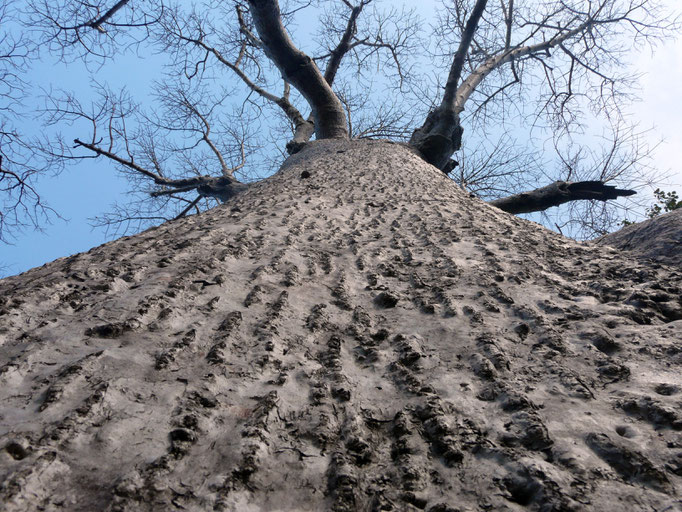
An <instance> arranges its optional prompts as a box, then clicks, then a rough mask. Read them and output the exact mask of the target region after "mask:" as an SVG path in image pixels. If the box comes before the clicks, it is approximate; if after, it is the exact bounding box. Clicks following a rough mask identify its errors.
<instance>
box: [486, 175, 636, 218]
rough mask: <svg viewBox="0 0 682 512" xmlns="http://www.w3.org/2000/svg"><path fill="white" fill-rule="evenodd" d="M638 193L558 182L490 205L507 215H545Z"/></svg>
mask: <svg viewBox="0 0 682 512" xmlns="http://www.w3.org/2000/svg"><path fill="white" fill-rule="evenodd" d="M636 193H637V192H635V191H634V190H626V189H620V188H616V187H613V186H611V185H606V184H605V183H604V182H603V181H576V182H570V181H555V182H554V183H552V184H550V185H547V186H546V187H541V188H537V189H535V190H530V191H528V192H522V193H520V194H514V195H512V196H509V197H503V198H502V199H496V200H495V201H490V203H489V204H491V205H493V206H495V207H496V208H499V209H500V210H502V211H505V212H507V213H513V214H519V213H531V212H541V211H544V210H547V209H548V208H552V207H553V206H559V205H562V204H564V203H569V202H571V201H580V200H588V199H589V200H593V201H608V200H610V199H617V198H619V197H627V196H632V195H635V194H636Z"/></svg>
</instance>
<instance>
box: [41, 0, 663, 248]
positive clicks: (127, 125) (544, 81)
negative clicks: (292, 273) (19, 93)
mask: <svg viewBox="0 0 682 512" xmlns="http://www.w3.org/2000/svg"><path fill="white" fill-rule="evenodd" d="M29 6H30V11H29V12H30V23H31V25H32V26H34V27H40V28H41V29H42V36H41V38H40V39H39V43H40V44H41V45H42V46H43V47H46V48H49V49H50V51H51V52H52V53H56V54H58V55H60V56H61V57H62V58H65V59H69V58H83V59H86V60H87V61H97V60H101V59H108V58H114V57H115V55H117V53H118V52H120V51H123V50H125V49H129V48H131V47H134V48H135V49H136V51H138V52H139V51H141V48H149V49H150V50H151V51H157V52H161V53H162V54H163V55H165V56H166V57H167V59H168V62H167V64H168V68H167V69H168V71H167V76H165V77H163V78H161V77H160V80H159V83H158V84H156V85H155V91H156V93H157V99H158V104H157V106H156V107H154V108H153V109H149V108H144V107H143V106H141V105H140V104H138V103H136V102H135V101H134V99H133V98H132V97H131V96H130V94H129V93H128V92H127V91H119V92H117V91H112V90H110V89H108V88H107V87H106V86H101V87H100V88H99V90H98V99H96V100H94V101H93V102H92V103H91V104H88V103H86V102H84V101H82V100H81V99H79V98H77V97H75V96H74V95H73V94H69V93H64V94H61V95H59V94H53V95H52V96H51V97H50V98H49V99H48V102H47V105H46V107H45V109H44V111H43V113H44V115H45V120H46V121H47V123H48V124H50V125H53V126H57V127H62V131H63V127H64V126H67V125H68V123H78V124H77V126H79V127H81V128H79V129H80V130H83V131H80V132H79V133H78V134H77V136H75V137H73V138H64V139H62V140H59V141H54V140H51V141H49V143H46V144H43V145H42V146H41V148H42V150H43V152H44V154H46V155H48V156H49V157H50V158H52V159H54V158H58V159H61V160H62V161H65V160H69V159H76V160H79V159H86V158H101V157H104V158H106V159H109V160H111V161H112V162H113V163H115V164H116V166H117V167H118V168H119V169H120V170H121V171H122V172H124V173H125V174H126V175H127V176H128V177H129V178H130V179H131V185H132V187H133V189H134V190H136V191H137V192H138V193H139V196H138V197H139V201H137V202H135V203H132V204H129V205H127V206H125V207H123V208H121V209H120V210H118V211H116V212H114V213H113V214H110V215H107V216H104V217H103V218H102V219H100V222H101V223H102V224H105V225H110V226H114V227H116V226H118V227H121V226H123V228H122V230H123V231H125V230H126V227H130V226H131V222H132V225H134V226H135V227H139V226H140V225H145V224H148V223H155V222H158V221H160V220H163V219H167V218H173V217H177V216H182V215H186V214H188V213H190V212H193V211H196V212H198V211H200V210H201V209H204V208H206V207H210V206H211V205H214V204H217V203H219V202H222V201H225V200H226V199H228V198H229V197H232V196H233V195H234V194H235V193H237V192H239V191H241V190H244V188H245V187H246V186H248V183H249V182H252V181H254V178H256V177H258V176H262V175H263V174H262V171H260V172H257V171H255V170H254V169H258V168H259V167H260V168H262V167H264V166H272V165H273V162H276V161H277V158H280V159H281V158H283V157H285V156H286V155H287V154H292V153H295V152H296V151H298V150H300V148H301V147H302V146H303V145H304V144H306V143H307V142H308V141H309V140H310V139H311V138H312V137H313V136H314V137H315V138H316V139H318V140H319V139H325V138H345V137H351V138H356V137H383V138H390V139H394V140H399V141H404V142H405V143H407V144H409V145H410V146H411V147H413V148H415V149H416V150H417V151H419V153H420V154H421V155H422V156H423V158H424V159H425V160H426V161H427V162H429V163H431V164H433V165H435V166H436V167H438V168H440V169H441V170H442V171H443V172H445V173H448V174H449V175H450V176H451V177H452V178H453V179H455V180H456V181H458V183H460V184H461V185H463V186H465V187H467V189H468V190H470V191H471V192H473V193H479V194H481V196H482V197H484V198H486V199H488V200H496V202H495V203H494V204H496V205H497V206H498V207H500V208H503V209H505V210H507V211H511V212H528V211H540V210H544V209H547V208H549V207H551V206H556V205H559V204H562V203H566V202H573V201H576V200H582V199H588V200H591V201H588V202H587V203H588V204H589V205H590V206H589V207H588V212H587V213H585V211H583V212H580V213H577V212H576V215H575V217H577V218H573V219H571V222H573V221H576V222H577V225H578V229H576V230H573V232H575V233H577V232H579V231H580V229H583V230H584V231H583V233H582V234H583V235H587V234H594V233H596V232H599V231H603V230H604V229H605V226H607V225H609V219H611V220H612V219H613V211H612V209H610V208H608V207H607V208H604V205H605V204H606V203H605V201H607V200H610V199H615V198H617V197H620V196H627V195H631V194H633V193H634V191H632V190H626V189H618V188H616V187H614V186H612V185H608V184H607V183H609V182H613V183H616V184H618V183H620V184H622V185H624V186H625V188H631V187H632V186H633V185H636V184H637V183H636V182H637V179H639V178H641V176H642V175H650V174H651V172H650V171H651V170H650V169H645V167H646V158H647V157H648V155H649V150H648V149H647V148H646V147H644V146H643V145H642V143H641V140H640V138H639V136H638V134H637V132H636V130H635V129H633V128H632V127H628V126H627V125H626V124H625V122H624V121H623V118H622V115H621V104H622V103H623V102H625V101H627V99H628V97H629V96H630V95H631V94H632V91H633V86H634V85H635V84H636V79H637V76H636V74H633V73H632V72H631V71H630V70H628V69H627V68H626V66H625V64H626V63H627V61H628V57H629V55H631V53H632V52H633V51H634V49H636V48H641V46H642V45H643V44H654V43H656V42H658V41H660V40H661V39H662V38H664V37H666V36H669V35H671V34H672V33H673V31H674V30H675V29H676V24H675V22H674V20H671V18H670V17H669V16H668V15H667V14H666V12H665V11H664V10H663V9H662V8H661V7H660V6H658V5H657V4H656V3H655V2H650V1H642V0H639V1H637V0H600V1H578V0H574V1H569V2H567V1H556V2H533V1H519V0H516V1H513V0H509V1H507V0H505V1H502V2H486V1H477V2H472V1H464V0H456V1H453V2H444V3H443V6H442V7H440V8H439V10H438V20H437V21H436V22H435V24H434V34H433V37H432V38H431V39H427V38H425V37H424V32H425V28H424V23H423V22H420V21H419V19H418V17H417V15H416V13H415V12H414V11H410V10H406V9H404V8H399V7H395V6H391V7H388V8H386V7H384V8H382V6H381V5H380V3H379V2H377V1H374V0H362V1H360V2H357V3H352V2H349V1H345V0H343V1H338V2H332V1H329V2H319V4H318V5H317V10H315V11H314V12H311V13H309V14H308V15H309V16H313V15H315V14H317V15H318V17H319V19H320V21H321V28H320V29H319V31H318V33H317V34H316V35H315V36H314V37H313V39H312V42H311V41H308V40H306V41H305V43H306V46H309V47H310V48H309V49H307V50H306V51H303V50H302V49H301V48H302V47H299V46H301V45H298V46H297V44H295V43H294V42H293V40H292V37H294V38H296V39H300V38H297V34H296V30H295V29H292V30H293V32H291V33H290V32H289V30H288V29H287V27H288V26H292V27H293V26H294V25H293V24H295V23H296V22H297V19H298V18H300V17H301V16H303V15H306V14H307V12H308V10H310V9H312V7H311V6H310V2H307V3H306V2H293V1H292V2H288V3H286V4H284V5H283V6H282V7H280V5H279V4H278V3H277V2H239V1H237V2H227V3H225V2H214V3H211V2H209V3H202V4H201V5H200V6H199V5H194V4H188V3H186V2H177V3H172V2H167V1H157V2H144V3H136V2H130V1H125V0H122V1H119V2H115V3H114V2H112V3H107V2H105V1H101V2H95V3H82V2H75V3H72V2H48V1H46V0H45V1H39V0H32V1H31V2H30V3H29ZM308 21H309V18H306V22H308ZM424 48H428V54H427V56H428V60H430V61H431V62H433V63H434V66H433V67H427V66H425V64H424V60H425V58H426V56H425V55H424V50H423V49H424ZM595 119H597V120H599V119H601V121H595ZM510 120H513V123H509V121H510ZM83 121H85V122H87V123H88V124H89V125H90V128H89V129H86V128H84V125H83V123H82V122H83ZM519 121H523V122H525V123H526V125H527V126H532V127H533V129H534V130H536V131H537V132H538V133H539V134H540V135H537V134H536V135H535V139H534V140H537V141H538V145H540V146H541V145H542V144H543V137H544V138H545V140H546V139H550V141H552V143H553V145H554V147H556V149H557V153H558V154H559V164H558V165H556V164H552V165H553V166H554V167H556V169H555V170H550V169H549V166H550V164H549V163H548V162H547V161H546V160H543V159H542V158H541V157H540V156H538V155H540V154H541V153H539V152H538V151H537V148H535V149H530V150H529V147H528V146H529V145H528V144H523V145H521V147H519V144H518V143H516V142H515V141H514V137H510V136H509V134H508V133H502V132H509V131H511V130H512V129H513V128H512V127H513V126H516V125H518V122H519ZM595 122H601V123H603V124H604V126H605V127H606V128H608V130H607V134H606V139H607V140H606V141H605V144H604V149H603V151H598V150H594V149H592V150H586V148H584V147H580V145H579V144H578V143H572V142H571V140H572V137H573V136H574V135H575V134H576V133H579V132H580V131H581V130H584V128H585V126H586V125H589V124H594V123H595ZM500 127H503V128H502V129H500ZM543 130H544V131H543ZM69 133H71V132H69ZM492 134H494V135H492ZM467 137H469V139H468V140H469V141H471V147H472V148H473V147H476V148H480V146H479V145H478V142H476V141H481V140H484V141H486V142H487V148H486V151H485V153H484V154H482V155H481V154H478V155H476V153H473V152H472V151H471V150H470V151H468V152H466V155H464V156H463V158H460V157H458V156H457V152H458V151H459V150H460V149H461V148H462V144H463V141H464V145H465V146H466V141H467ZM72 140H73V142H71V141H72ZM495 140H498V142H497V143H494V141H495ZM491 141H493V143H492V145H491ZM576 146H577V147H576ZM285 150H286V151H285ZM472 153H473V155H472ZM588 153H591V155H590V156H591V159H589V158H586V155H587V154H588ZM458 159H459V160H465V161H463V162H462V165H460V166H458V165H457V164H458V162H457V160H458ZM540 169H541V171H539V170H540ZM534 171H537V172H535V173H534ZM645 171H647V172H645ZM552 181H556V182H557V183H554V184H553V185H550V184H549V183H551V182H552ZM538 185H543V187H541V190H540V191H538V192H534V191H533V189H535V188H536V187H537V186H538ZM529 189H531V190H529ZM510 194H511V196H510ZM514 194H515V195H514ZM519 194H521V195H519ZM508 196H509V197H508ZM540 197H541V198H542V199H540ZM595 200H596V201H595ZM569 231H571V230H569Z"/></svg>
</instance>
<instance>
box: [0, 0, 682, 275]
mask: <svg viewBox="0 0 682 512" xmlns="http://www.w3.org/2000/svg"><path fill="white" fill-rule="evenodd" d="M669 1H670V2H671V5H673V6H674V7H678V6H677V5H676V4H675V3H673V2H675V0H669ZM434 3H435V2H432V1H430V2H428V4H430V6H429V7H428V9H431V8H432V5H433V4H434ZM424 4H425V3H423V2H422V3H420V5H421V6H422V7H421V8H425V7H424ZM634 60H635V62H636V67H637V68H638V69H640V70H641V71H642V72H644V73H646V75H645V77H644V78H643V82H642V85H643V91H642V95H641V97H642V102H641V103H639V104H638V105H635V106H634V107H633V110H632V111H633V115H634V116H635V117H636V118H637V119H639V120H640V122H641V127H642V128H649V127H653V128H654V130H653V131H652V133H651V134H650V139H651V140H652V141H653V142H655V141H657V140H660V139H664V140H665V142H664V144H663V145H661V147H660V148H659V150H658V151H657V153H656V158H655V165H656V166H657V167H658V168H659V169H663V170H670V171H671V174H672V177H671V179H670V181H669V183H668V189H669V190H678V191H679V192H682V166H681V165H680V164H679V163H678V162H679V152H680V148H682V130H680V119H682V100H681V99H680V96H679V84H680V83H682V40H680V39H678V40H677V41H671V42H669V43H668V44H666V45H664V46H662V47H659V48H658V49H657V50H656V52H655V53H654V54H653V55H651V53H650V52H649V51H648V50H647V51H646V52H644V53H642V54H639V55H636V56H635V58H634ZM159 66H160V59H159V58H158V57H147V58H146V59H144V58H138V57H135V56H129V57H126V58H125V59H116V60H115V61H112V62H108V63H107V64H106V65H105V66H104V67H103V68H101V69H99V70H98V71H97V72H96V74H95V76H96V79H97V80H98V81H99V82H108V83H109V84H110V85H111V86H113V87H114V88H115V87H118V86H123V85H125V86H126V87H127V88H128V89H129V90H131V91H134V92H135V94H136V95H138V94H139V93H141V94H145V93H146V92H147V91H148V88H149V83H150V82H151V80H152V79H154V78H155V75H156V71H157V70H158V69H159ZM30 83H31V84H32V85H33V86H34V92H36V91H37V87H38V86H49V84H58V86H59V87H61V88H63V89H66V90H74V91H77V92H78V91H80V94H82V95H84V96H83V97H85V95H87V94H88V90H89V87H90V75H89V74H88V73H87V72H86V70H85V69H84V67H83V66H82V65H81V64H79V63H73V64H70V65H65V64H61V63H59V64H53V63H51V62H50V61H49V59H44V60H43V61H42V62H40V63H38V64H37V65H35V66H34V68H33V70H32V71H31V74H30ZM25 122H26V127H27V128H29V129H30V128H33V129H34V130H39V129H40V126H39V125H38V124H37V122H35V121H32V120H31V119H25ZM62 131H63V133H64V135H65V136H66V138H67V140H70V139H73V138H75V137H77V136H79V135H82V134H79V133H76V132H73V133H70V132H69V129H68V128H65V129H63V130H62ZM39 190H40V192H41V194H42V196H43V198H44V199H45V200H46V202H47V203H48V204H49V205H50V206H51V207H53V208H54V209H55V210H57V212H59V213H60V215H62V216H63V217H64V220H61V219H58V218H54V219H53V220H52V222H51V223H50V224H47V225H44V226H43V230H42V232H40V231H30V230H29V231H26V232H24V233H23V234H20V235H19V236H18V237H17V239H16V240H15V242H14V244H13V245H9V246H7V245H1V246H0V276H2V275H13V274H16V273H20V272H23V271H25V270H27V269H29V268H32V267H35V266H40V265H42V264H44V263H46V262H49V261H52V260H54V259H56V258H59V257H64V256H69V255H71V254H75V253H77V252H82V251H86V250H88V249H90V248H92V247H94V246H97V245H99V244H102V243H104V242H106V241H107V238H106V236H105V233H104V232H103V231H102V230H101V229H92V228H91V227H90V224H89V221H88V219H89V218H92V217H94V216H96V215H98V214H101V213H103V212H105V211H107V209H108V208H109V207H110V206H111V205H112V204H113V203H114V202H116V201H121V200H124V199H125V198H124V197H123V194H124V193H125V191H126V183H125V182H123V180H122V179H121V178H119V177H118V176H116V175H115V173H113V172H112V169H111V167H110V166H107V165H104V163H103V162H102V161H101V160H87V161H85V162H83V163H81V164H79V165H77V166H71V167H68V168H67V170H66V171H65V172H63V173H62V174H61V175H59V176H58V177H56V178H50V177H44V178H43V179H41V180H40V182H39ZM3 267H4V268H3Z"/></svg>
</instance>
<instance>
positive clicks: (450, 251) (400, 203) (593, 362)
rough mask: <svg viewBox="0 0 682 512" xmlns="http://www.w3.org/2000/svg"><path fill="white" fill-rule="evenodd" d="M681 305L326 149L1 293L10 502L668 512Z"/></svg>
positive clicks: (675, 472) (665, 279) (631, 267)
mask: <svg viewBox="0 0 682 512" xmlns="http://www.w3.org/2000/svg"><path fill="white" fill-rule="evenodd" d="M663 284H664V285H665V286H662V285H663ZM681 286H682V277H681V276H680V273H679V272H677V273H676V272H675V271H674V270H673V269H671V268H666V267H659V268H657V269H654V268H650V267H646V266H645V265H644V264H643V263H638V262H635V261H633V260H629V259H626V258H624V257H622V256H621V255H620V253H619V252H617V251H615V250H612V249H607V248H598V247H592V246H589V245H582V244H580V243H578V242H575V241H571V240H567V239H565V238H563V237H561V236H559V235H557V234H554V233H551V232H549V231H547V230H545V229H543V228H541V227H539V226H537V225H535V224H532V223H528V222H525V221H523V220H520V219H518V218H515V217H513V216H510V215H508V214H505V213H503V212H501V211H499V210H498V209H495V208H491V207H489V206H487V205H486V204H485V203H483V202H481V201H479V200H477V199H472V198H469V197H468V196H467V194H466V193H464V192H463V191H461V190H460V189H459V187H457V186H456V185H455V184H454V183H453V182H452V181H450V180H449V179H448V178H447V177H445V176H443V173H442V172H440V171H439V170H437V169H435V168H434V167H431V166H429V165H428V164H426V163H424V162H423V161H422V160H421V159H420V158H418V157H417V156H416V155H415V154H414V153H412V152H411V151H410V150H409V149H408V148H406V147H405V146H402V145H397V144H389V143H386V142H374V141H329V140H328V141H316V142H313V143H311V144H309V145H306V147H305V148H304V149H303V150H302V151H301V152H299V153H297V154H295V155H294V156H292V157H290V158H289V160H288V161H287V162H286V163H285V164H284V166H283V167H282V169H281V170H280V171H279V172H278V173H277V174H275V175H274V176H272V177H270V178H268V179H266V180H264V181H262V182H259V183H256V184H254V185H251V186H250V187H249V188H248V189H247V190H245V191H244V192H242V193H240V194H239V195H237V196H235V197H234V198H232V199H231V200H230V201H229V202H227V203H226V204H224V205H222V206H220V207H218V208H215V209H213V210H211V211H209V212H206V213H204V214H201V215H197V216H193V217H189V218H185V219H180V220H178V221H174V222H171V223H167V224H164V225H163V226H160V227H159V228H155V229H151V230H148V231H146V232H143V233H141V234H139V235H136V236H133V237H128V238H123V239H121V240H117V241H115V242H111V243H108V244H106V245H103V246H101V247H98V248H95V249H93V250H91V251H89V252H88V253H84V254H79V255H75V256H72V257H69V258H63V259H60V260H57V261H55V262H53V263H50V264H48V265H45V266H44V267H41V268H38V269H34V270H31V271H29V272H26V273H24V274H22V275H20V276H16V277H11V278H8V279H5V280H3V281H0V340H1V341H2V344H1V346H0V357H1V361H0V362H1V366H0V404H2V405H1V407H2V410H1V411H0V417H1V418H2V421H1V422H0V449H1V450H2V451H0V458H1V460H2V464H0V479H1V480H0V481H2V484H0V502H2V503H3V506H4V510H6V511H8V512H10V511H22V512H25V511H32V510H55V509H62V510H111V511H119V510H130V511H145V510H149V511H151V510H154V511H156V510H176V509H185V510H228V511H243V510H263V511H266V510H297V511H298V510H337V511H342V510H343V511H355V510H400V511H403V510H404V511H410V510H414V511H416V510H427V511H431V512H436V511H453V510H472V511H473V510H520V509H521V507H527V508H528V509H529V510H594V511H609V510H613V511H619V512H620V511H622V510H624V509H626V508H628V509H630V510H635V509H636V510H644V509H647V510H649V509H651V510H653V509H657V510H664V509H666V508H668V509H670V510H672V509H673V508H675V506H677V505H676V504H679V494H677V491H679V489H680V488H682V487H681V486H682V478H681V477H680V473H681V471H680V459H679V442H678V435H679V433H678V432H675V430H679V429H680V428H682V418H681V417H680V413H679V408H678V407H677V402H678V401H679V396H680V395H679V392H680V389H682V382H681V378H680V375H681V372H680V364H681V363H682V359H681V358H680V353H679V349H677V348H676V347H678V346H679V343H680V341H682V340H681V339H680V332H681V331H682V330H681V329H679V328H677V329H674V328H673V326H674V324H673V323H671V322H672V321H673V320H674V318H675V315H676V314H677V313H676V312H679V311H680V310H681V309H682V305H680V303H679V295H675V293H674V289H676V290H678V292H679V289H680V287H681ZM676 447H677V448H676Z"/></svg>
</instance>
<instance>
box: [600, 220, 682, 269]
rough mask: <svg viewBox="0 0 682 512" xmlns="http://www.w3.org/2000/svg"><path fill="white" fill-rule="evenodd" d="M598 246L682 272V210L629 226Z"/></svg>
mask: <svg viewBox="0 0 682 512" xmlns="http://www.w3.org/2000/svg"><path fill="white" fill-rule="evenodd" d="M595 243H596V244H598V245H610V246H612V247H616V248H618V249H621V250H623V251H628V252H630V253H631V254H633V255H635V256H637V257H639V258H644V259H649V260H654V261H658V262H660V263H664V264H666V265H672V266H675V267H677V268H680V269H682V209H678V210H675V211H672V212H670V213H666V214H664V215H659V216H657V217H654V218H653V219H649V220H646V221H644V222H639V223H637V224H633V225H631V226H626V227H624V228H623V229H621V230H620V231H616V232H615V233H609V234H608V235H604V236H602V237H599V238H598V239H597V240H595Z"/></svg>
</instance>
